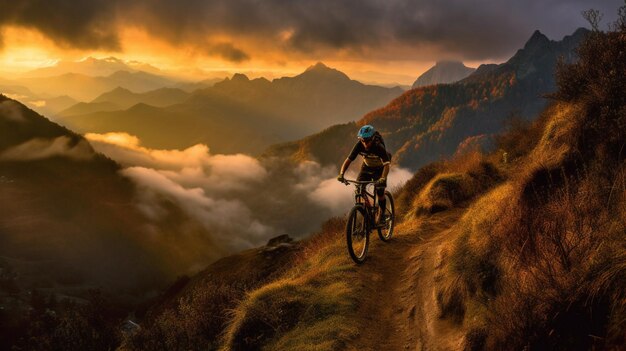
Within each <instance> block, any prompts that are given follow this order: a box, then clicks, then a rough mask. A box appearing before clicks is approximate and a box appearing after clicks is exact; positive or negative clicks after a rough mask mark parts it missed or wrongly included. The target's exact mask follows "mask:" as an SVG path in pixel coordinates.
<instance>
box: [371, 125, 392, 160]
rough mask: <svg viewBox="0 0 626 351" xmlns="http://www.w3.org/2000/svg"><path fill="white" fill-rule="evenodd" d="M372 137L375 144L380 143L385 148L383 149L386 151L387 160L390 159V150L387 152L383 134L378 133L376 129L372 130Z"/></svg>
mask: <svg viewBox="0 0 626 351" xmlns="http://www.w3.org/2000/svg"><path fill="white" fill-rule="evenodd" d="M372 138H373V139H374V142H375V143H376V144H380V145H382V146H383V147H384V148H385V151H387V155H389V160H390V161H391V152H389V150H387V147H386V146H385V140H384V139H383V136H382V135H380V133H379V132H378V131H375V132H374V136H372Z"/></svg>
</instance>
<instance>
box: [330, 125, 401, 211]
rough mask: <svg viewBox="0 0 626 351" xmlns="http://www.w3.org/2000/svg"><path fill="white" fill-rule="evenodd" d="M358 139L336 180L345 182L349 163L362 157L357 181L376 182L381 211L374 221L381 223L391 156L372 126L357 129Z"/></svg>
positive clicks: (385, 201) (385, 203) (385, 202)
mask: <svg viewBox="0 0 626 351" xmlns="http://www.w3.org/2000/svg"><path fill="white" fill-rule="evenodd" d="M357 138H358V139H359V140H358V141H357V142H356V144H355V145H354V147H353V148H352V151H351V152H350V155H348V158H346V160H345V161H344V162H343V165H342V166H341V170H340V171H339V176H337V180H338V181H340V182H342V183H343V182H345V178H344V174H345V173H346V171H347V170H348V167H350V163H352V161H354V159H355V158H356V156H357V155H361V156H362V157H363V165H362V166H361V171H360V172H359V176H358V177H357V180H359V181H376V185H375V186H376V194H377V195H378V205H379V208H380V209H381V210H380V211H378V218H377V219H376V221H377V222H378V223H382V219H383V217H382V216H383V214H384V212H385V211H384V210H383V209H385V208H386V205H387V199H385V187H386V186H387V175H388V174H389V164H390V163H391V154H390V153H389V152H387V150H386V149H385V143H384V142H383V140H382V136H381V135H380V133H378V132H377V131H376V130H375V129H374V127H373V126H371V125H369V124H368V125H364V126H363V127H361V129H359V132H358V134H357Z"/></svg>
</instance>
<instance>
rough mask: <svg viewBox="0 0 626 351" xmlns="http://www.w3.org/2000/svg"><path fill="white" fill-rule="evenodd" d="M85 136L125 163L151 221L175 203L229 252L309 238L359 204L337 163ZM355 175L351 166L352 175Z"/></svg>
mask: <svg viewBox="0 0 626 351" xmlns="http://www.w3.org/2000/svg"><path fill="white" fill-rule="evenodd" d="M86 138H87V139H88V140H89V141H90V143H91V144H92V145H93V147H94V148H95V150H96V151H98V152H102V153H104V154H105V155H107V156H108V157H110V158H112V159H114V160H115V161H117V162H119V163H120V164H122V165H123V166H124V169H123V170H122V171H121V174H122V175H124V176H125V177H128V178H129V179H131V180H132V181H133V182H134V183H135V184H137V187H138V189H140V191H139V194H138V196H137V203H136V205H137V206H138V207H139V209H140V210H141V211H142V212H143V213H144V215H145V216H147V217H148V218H150V219H152V220H154V221H158V220H159V218H163V217H166V216H167V215H168V208H167V207H166V206H163V204H162V202H159V201H156V200H157V199H166V200H167V201H169V202H171V203H175V204H176V205H178V207H180V208H181V209H182V210H183V211H184V212H185V213H186V215H187V216H188V218H190V219H192V220H193V221H195V222H196V223H197V224H198V225H200V226H202V227H203V228H204V229H206V233H208V234H206V235H208V236H207V237H206V238H205V240H206V241H207V242H208V241H210V242H212V243H214V244H215V245H216V247H217V248H218V249H219V251H220V252H224V253H225V254H226V253H232V252H236V251H240V250H243V249H247V248H252V247H258V246H261V245H264V244H265V243H266V242H267V240H268V239H270V238H272V237H275V236H277V235H281V234H288V235H290V236H291V237H293V238H296V239H301V238H304V237H306V236H307V235H309V234H311V233H313V232H315V231H317V230H319V228H320V225H321V224H322V222H323V221H325V220H326V219H328V218H330V217H332V216H341V215H344V214H345V213H346V212H347V211H348V210H349V209H350V208H351V206H352V204H353V201H354V198H353V187H349V186H345V185H344V184H341V183H339V182H337V180H336V179H335V178H336V176H337V173H338V166H326V167H324V166H321V165H320V164H319V163H316V162H312V161H306V162H302V163H300V164H298V165H295V164H293V163H291V162H289V161H285V160H281V159H264V160H263V163H261V161H259V160H257V159H255V158H252V157H250V156H247V155H243V154H237V155H220V154H211V152H210V150H209V148H208V147H207V146H206V145H202V144H197V145H194V146H191V147H189V148H187V149H184V150H155V149H150V148H146V147H143V146H142V145H141V141H140V140H139V139H138V138H137V137H135V136H132V135H129V134H126V133H108V134H87V135H86ZM357 172H358V165H353V166H352V168H351V169H350V171H349V172H348V177H355V176H356V173H357ZM410 176H411V173H410V172H409V171H408V170H404V169H398V168H395V167H392V170H391V172H390V175H389V188H390V189H393V188H395V187H397V186H399V185H400V184H402V183H404V182H405V181H406V180H408V179H409V178H410ZM197 239H198V238H194V239H193V240H197ZM180 240H185V238H184V237H181V238H180Z"/></svg>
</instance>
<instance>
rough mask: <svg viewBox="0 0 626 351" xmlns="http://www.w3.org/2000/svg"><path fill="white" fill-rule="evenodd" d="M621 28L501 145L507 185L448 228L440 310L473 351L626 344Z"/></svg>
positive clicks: (587, 49)
mask: <svg viewBox="0 0 626 351" xmlns="http://www.w3.org/2000/svg"><path fill="white" fill-rule="evenodd" d="M621 19H622V23H621V26H619V27H618V29H617V32H611V33H600V32H594V33H593V35H592V36H591V38H592V39H591V40H590V41H589V42H587V43H585V44H583V46H582V49H581V52H580V55H581V59H580V60H579V62H578V63H576V64H575V65H573V66H572V67H565V68H562V69H561V71H560V73H559V87H560V89H561V90H560V91H559V93H557V94H555V97H557V98H558V99H559V100H560V101H556V102H555V103H553V104H552V105H551V106H550V107H549V108H548V109H546V111H545V112H544V114H543V115H542V117H541V121H540V122H537V123H535V124H534V125H531V126H518V127H516V128H512V129H511V131H510V133H511V134H510V135H505V136H503V137H501V138H500V140H499V142H500V145H506V147H507V148H508V149H509V150H515V151H514V152H513V153H514V154H515V162H514V163H512V164H510V165H508V166H507V167H504V172H503V173H504V174H505V175H506V176H507V177H508V178H509V180H508V181H507V182H506V183H505V184H504V185H501V186H499V187H497V188H496V189H494V190H493V191H491V192H489V193H487V194H486V195H484V196H483V197H481V198H480V199H479V200H478V201H476V202H475V203H473V204H472V205H471V206H470V207H469V209H468V211H467V214H466V215H465V216H464V217H463V218H462V219H461V220H460V221H459V223H457V225H456V226H455V227H454V228H453V233H454V234H455V235H456V238H455V239H454V241H453V242H452V244H451V245H450V246H449V247H448V248H447V249H448V251H449V255H448V256H447V259H446V260H445V263H444V268H443V273H444V274H443V275H442V277H441V280H440V281H441V283H442V284H441V286H440V287H439V290H438V295H437V297H438V299H437V301H438V304H439V308H440V311H441V315H442V317H445V318H450V319H453V320H456V321H457V322H462V323H464V324H465V325H466V327H467V328H468V330H469V332H468V334H467V335H466V345H465V346H466V349H468V350H480V349H496V350H501V349H564V350H567V349H599V348H601V349H620V348H622V347H623V345H624V344H626V332H625V330H626V293H625V291H626V255H625V254H624V252H626V244H625V243H626V215H625V212H626V180H625V177H626V160H625V158H626V151H625V149H626V144H625V143H624V140H626V135H624V132H625V131H626V128H625V127H626V108H625V105H626V101H625V100H624V95H623V91H624V89H623V87H624V84H626V80H625V79H624V76H623V75H614V74H612V73H610V72H609V73H608V74H607V73H606V72H607V68H606V67H607V66H610V67H613V68H615V71H616V72H617V71H623V70H624V62H626V61H624V60H621V59H620V60H618V59H616V57H618V56H620V55H622V56H623V55H624V53H625V52H626V50H624V48H626V35H625V34H624V33H626V26H625V24H626V7H625V8H623V11H622V13H621ZM605 61H606V62H605ZM603 62H604V63H603ZM605 63H606V64H605ZM616 66H618V67H616ZM619 87H622V88H619ZM524 131H526V132H529V133H530V134H531V135H530V136H528V137H524V136H522V135H521V133H523V132H524ZM529 140H530V141H533V140H534V141H533V142H532V143H531V145H528V144H526V145H524V143H527V142H528V141H529ZM425 189H426V188H425Z"/></svg>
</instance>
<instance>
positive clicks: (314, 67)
mask: <svg viewBox="0 0 626 351" xmlns="http://www.w3.org/2000/svg"><path fill="white" fill-rule="evenodd" d="M322 70H334V69H332V68H330V67H328V66H326V65H325V64H324V63H323V62H318V63H316V64H314V65H312V66H309V67H308V68H307V69H306V71H305V72H308V71H322Z"/></svg>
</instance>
